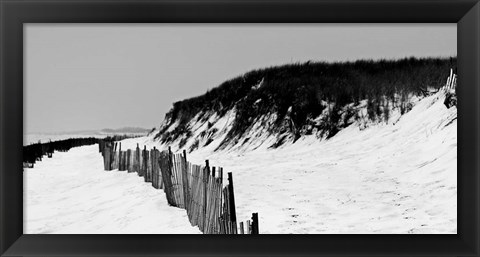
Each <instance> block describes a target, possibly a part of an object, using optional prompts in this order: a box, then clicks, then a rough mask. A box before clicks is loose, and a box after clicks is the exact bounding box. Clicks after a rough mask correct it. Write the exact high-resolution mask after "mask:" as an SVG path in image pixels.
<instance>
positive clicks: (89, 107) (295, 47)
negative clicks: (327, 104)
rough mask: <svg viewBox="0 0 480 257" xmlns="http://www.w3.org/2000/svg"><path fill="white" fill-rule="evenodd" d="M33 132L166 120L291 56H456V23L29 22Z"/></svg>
mask: <svg viewBox="0 0 480 257" xmlns="http://www.w3.org/2000/svg"><path fill="white" fill-rule="evenodd" d="M24 33H25V34H24V40H25V42H24V50H25V55H24V58H25V61H24V68H25V74H24V76H25V80H24V83H25V84H24V94H25V95H24V122H25V128H24V131H25V132H26V133H33V132H60V131H78V130H90V129H102V128H119V127H124V126H139V127H145V128H152V127H154V126H158V125H159V124H160V123H161V121H162V120H163V118H164V116H165V113H166V112H167V111H168V110H169V109H170V107H171V106H172V103H173V102H174V101H178V100H182V99H185V98H189V97H193V96H197V95H200V94H203V93H205V92H206V91H207V89H209V88H213V87H216V86H218V85H219V84H220V83H222V82H223V81H225V80H227V79H230V78H233V77H235V76H238V75H241V74H243V73H245V72H247V71H249V70H251V69H255V68H263V67H266V66H272V65H280V64H286V63H292V62H305V61H308V60H315V61H344V60H357V59H365V58H368V59H379V58H388V59H392V58H401V57H409V56H417V57H421V56H422V57H427V56H435V57H437V56H456V54H457V36H456V35H457V29H456V24H431V25H429V24H426V25H425V24H422V25H406V24H397V25H377V24H362V25H351V24H350V25H349V24H342V25H333V24H328V25H326V24H310V25H301V24H298V25H253V24H252V25H212V24H203V25H202V24H198V25H191V24H184V25H181V24H136V25H126V24H102V25H100V24H88V25H83V24H82V25H81V24H76V25H72V24H65V25H59V24H26V25H25V30H24Z"/></svg>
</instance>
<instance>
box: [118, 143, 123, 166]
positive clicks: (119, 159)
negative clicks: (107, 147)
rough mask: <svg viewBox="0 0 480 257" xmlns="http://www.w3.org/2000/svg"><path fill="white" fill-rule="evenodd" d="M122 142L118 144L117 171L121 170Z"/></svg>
mask: <svg viewBox="0 0 480 257" xmlns="http://www.w3.org/2000/svg"><path fill="white" fill-rule="evenodd" d="M122 168H123V167H122V142H119V143H118V171H121V170H122Z"/></svg>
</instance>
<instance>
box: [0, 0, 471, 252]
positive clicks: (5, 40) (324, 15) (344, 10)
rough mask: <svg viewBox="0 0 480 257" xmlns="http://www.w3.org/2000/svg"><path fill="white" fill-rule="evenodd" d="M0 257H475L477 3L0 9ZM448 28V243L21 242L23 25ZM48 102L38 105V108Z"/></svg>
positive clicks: (278, 1)
mask: <svg viewBox="0 0 480 257" xmlns="http://www.w3.org/2000/svg"><path fill="white" fill-rule="evenodd" d="M0 17H1V53H0V55H1V74H0V78H1V87H0V90H1V91H0V97H1V100H0V104H1V112H0V113H1V116H0V125H1V128H0V130H1V137H0V158H1V159H0V165H1V166H0V183H1V190H0V193H1V195H0V198H1V200H0V204H1V205H0V218H1V219H0V233H1V234H0V254H1V256H26V255H28V256H107V255H108V256H117V255H118V256H207V255H208V256H317V255H319V256H339V255H343V256H345V255H355V256H367V255H368V256H379V255H388V256H407V255H408V256H412V255H415V256H427V255H428V256H434V255H435V256H478V255H479V254H480V246H479V241H480V237H479V231H480V230H479V218H480V213H479V203H480V201H479V200H480V199H479V183H480V182H479V156H480V155H479V151H478V149H479V131H480V130H479V120H480V119H479V117H480V112H479V111H480V98H479V82H480V78H479V71H480V51H479V50H480V36H479V35H480V34H479V31H480V4H479V3H478V0H423V1H420V0H418V1H412V0H389V1H379V0H324V1H310V0H298V1H295V0H284V1H282V0H263V1H252V0H244V1H239V0H230V1H226V0H197V1H195V0H177V1H174V0H139V1H134V0H117V1H108V0H107V1H105V0H97V1H92V0H64V1H58V0H50V1H47V0H0ZM152 22H153V23H163V22H169V23H191V22H199V23H218V22H221V23H244V22H246V23H278V22H281V23H312V22H313V23H350V22H352V23H357V22H358V23H391V22H395V23H397V22H398V23H438V22H441V23H457V25H458V30H457V31H458V38H457V40H458V85H459V87H458V89H457V93H458V98H459V102H458V111H459V114H458V151H459V154H458V234H457V235H250V236H234V235H230V236H226V235H222V236H213V235H212V236H210V235H209V236H207V235H203V236H198V235H197V236H195V235H193V236H191V235H23V192H22V189H23V179H22V166H21V165H22V162H21V158H22V157H21V156H22V145H23V23H152ZM46 100H48V99H46Z"/></svg>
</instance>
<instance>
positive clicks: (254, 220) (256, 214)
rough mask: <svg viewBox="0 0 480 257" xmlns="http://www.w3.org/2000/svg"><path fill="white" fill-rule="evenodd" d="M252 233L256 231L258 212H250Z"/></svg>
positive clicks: (256, 232)
mask: <svg viewBox="0 0 480 257" xmlns="http://www.w3.org/2000/svg"><path fill="white" fill-rule="evenodd" d="M252 234H259V233H258V213H252Z"/></svg>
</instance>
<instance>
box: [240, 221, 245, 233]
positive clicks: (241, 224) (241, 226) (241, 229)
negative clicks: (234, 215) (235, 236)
mask: <svg viewBox="0 0 480 257" xmlns="http://www.w3.org/2000/svg"><path fill="white" fill-rule="evenodd" d="M243 232H244V231H243V222H240V234H243Z"/></svg>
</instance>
